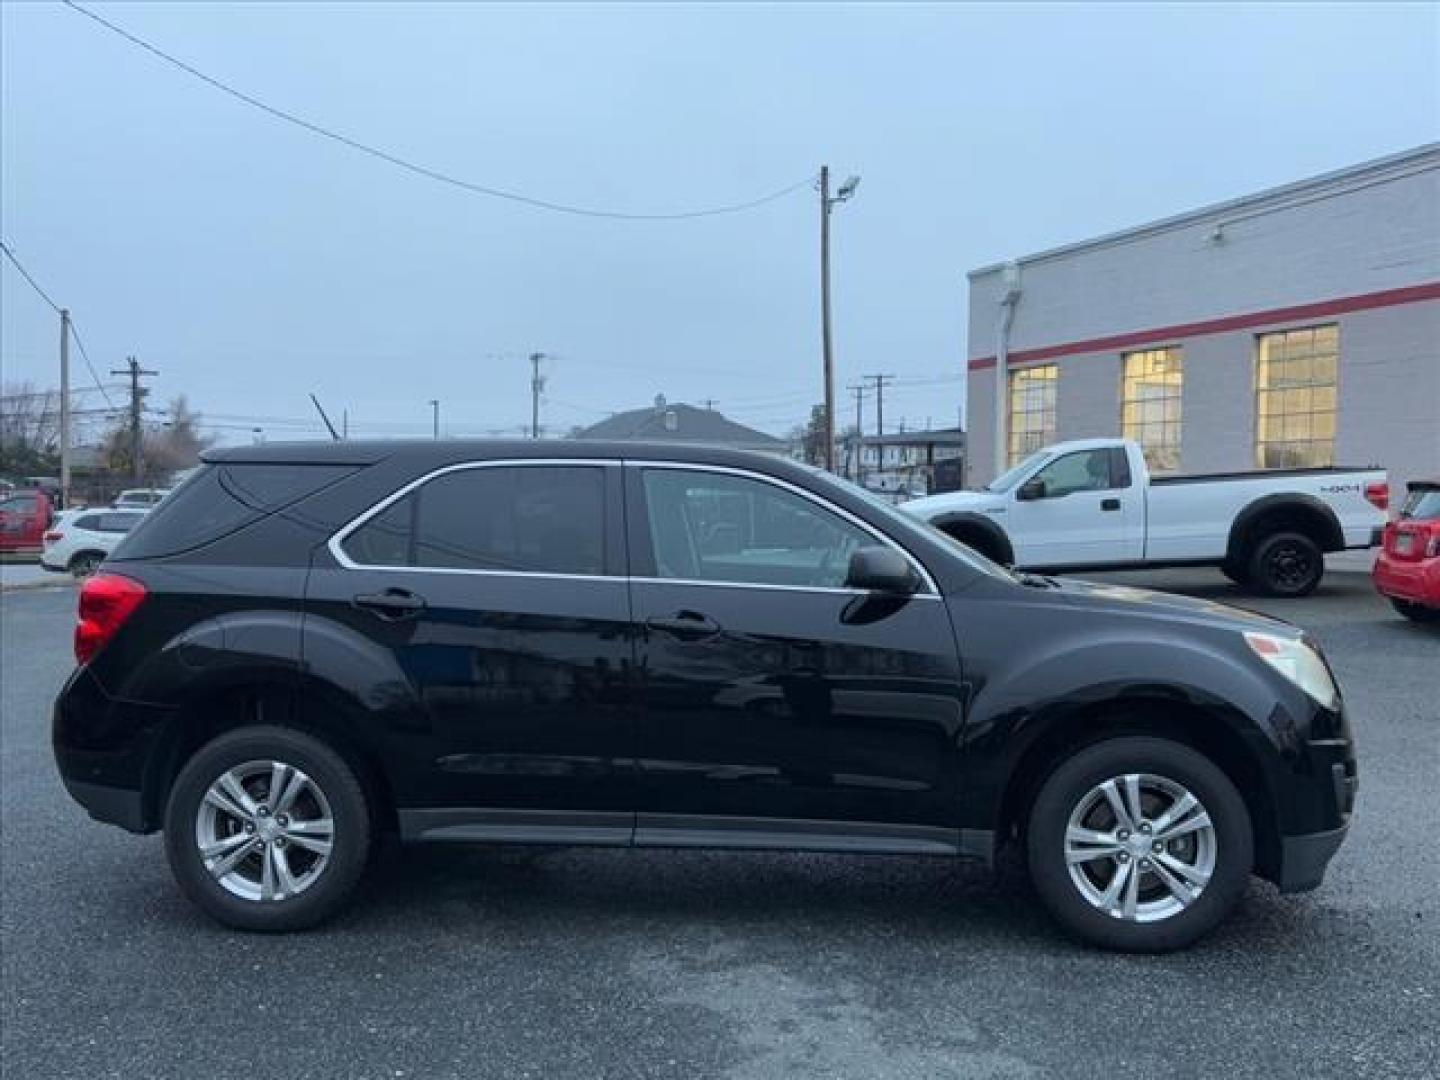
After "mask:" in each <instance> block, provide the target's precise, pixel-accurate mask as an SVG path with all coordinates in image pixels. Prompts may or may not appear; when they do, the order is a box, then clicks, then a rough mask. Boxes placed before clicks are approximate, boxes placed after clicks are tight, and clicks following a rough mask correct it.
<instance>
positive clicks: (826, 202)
mask: <svg viewBox="0 0 1440 1080" xmlns="http://www.w3.org/2000/svg"><path fill="white" fill-rule="evenodd" d="M859 186H860V177H858V176H851V177H849V178H848V179H846V181H845V182H844V183H843V184H841V185H840V188H839V190H838V191H836V192H835V194H834V195H831V194H830V166H829V165H821V166H820V341H821V347H822V349H823V352H824V359H825V468H826V470H827V471H829V472H834V471H835V351H834V346H833V343H832V341H831V333H830V211H831V210H833V209H834V208H835V207H836V206H837V205H838V204H839V203H842V202H846V201H847V200H848V199H849V198H850V197H851V196H852V195H854V194H855V189H856V188H858V187H859Z"/></svg>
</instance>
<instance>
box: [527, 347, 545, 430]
mask: <svg viewBox="0 0 1440 1080" xmlns="http://www.w3.org/2000/svg"><path fill="white" fill-rule="evenodd" d="M544 359H545V354H544V353H542V352H532V353H531V354H530V437H531V438H532V439H538V438H540V391H541V390H543V389H545V376H543V375H541V374H540V361H541V360H544Z"/></svg>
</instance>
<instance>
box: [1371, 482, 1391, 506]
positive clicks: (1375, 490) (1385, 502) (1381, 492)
mask: <svg viewBox="0 0 1440 1080" xmlns="http://www.w3.org/2000/svg"><path fill="white" fill-rule="evenodd" d="M1365 501H1366V502H1368V503H1370V505H1371V506H1373V507H1375V509H1377V510H1389V509H1390V484H1389V483H1388V482H1387V481H1384V480H1382V481H1380V483H1378V484H1366V485H1365Z"/></svg>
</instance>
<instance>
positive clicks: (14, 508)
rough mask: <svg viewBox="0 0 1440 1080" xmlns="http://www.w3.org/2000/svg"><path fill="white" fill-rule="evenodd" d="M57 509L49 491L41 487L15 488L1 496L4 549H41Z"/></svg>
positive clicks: (16, 551)
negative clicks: (46, 531) (18, 489)
mask: <svg viewBox="0 0 1440 1080" xmlns="http://www.w3.org/2000/svg"><path fill="white" fill-rule="evenodd" d="M54 510H55V507H54V504H53V503H52V502H51V501H50V496H49V494H48V493H46V492H45V491H44V490H43V489H41V488H36V489H34V490H32V491H12V492H10V493H9V494H7V495H5V496H4V497H3V498H0V552H3V553H5V554H7V555H8V554H20V553H27V554H28V553H31V552H39V550H40V547H41V545H42V543H43V538H44V536H45V530H46V529H48V528H49V527H50V520H51V518H53V517H54V516H55V515H54Z"/></svg>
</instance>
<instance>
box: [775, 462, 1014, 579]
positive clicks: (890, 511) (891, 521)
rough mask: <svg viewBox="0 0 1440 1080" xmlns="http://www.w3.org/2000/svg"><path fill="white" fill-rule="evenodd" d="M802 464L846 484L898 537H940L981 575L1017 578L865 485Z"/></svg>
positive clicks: (812, 472)
mask: <svg viewBox="0 0 1440 1080" xmlns="http://www.w3.org/2000/svg"><path fill="white" fill-rule="evenodd" d="M800 467H801V468H802V469H804V470H805V471H806V472H808V473H811V474H813V475H814V476H817V477H820V478H822V479H823V480H824V482H825V483H827V484H834V485H837V486H839V487H843V488H844V489H845V490H846V491H847V492H849V493H850V494H851V495H854V496H856V497H858V498H860V499H863V500H864V501H865V503H866V505H868V506H870V507H871V508H873V509H874V510H875V512H876V513H877V514H879V515H880V516H881V517H882V518H883V520H884V524H885V527H886V529H887V530H889V531H890V532H892V533H893V534H895V535H896V536H897V538H902V539H903V538H904V537H905V536H911V537H924V538H925V539H930V540H933V539H935V538H936V537H939V538H941V539H943V540H944V541H945V542H946V550H948V551H950V552H951V553H952V554H954V555H955V557H956V558H958V559H961V560H962V561H963V562H965V563H966V564H967V565H969V566H972V567H974V568H975V569H976V570H979V571H980V572H981V573H982V574H987V575H989V576H990V577H995V578H999V579H1000V580H1002V581H1014V580H1015V578H1014V575H1013V574H1011V573H1010V571H1008V570H1006V569H1005V568H1004V567H1003V566H1000V565H999V564H998V563H993V562H991V561H990V560H989V559H987V558H985V556H984V555H981V554H980V553H979V552H978V551H975V550H974V549H973V548H969V547H966V546H965V545H964V544H961V543H958V542H956V541H955V540H953V539H952V538H951V537H948V536H946V535H945V534H944V533H943V532H941V531H940V530H939V529H937V528H935V526H933V525H931V524H930V523H929V522H926V521H922V520H920V519H919V518H915V517H911V516H910V515H909V514H907V513H904V512H903V511H901V510H898V509H896V508H895V507H894V506H892V505H891V504H890V503H888V502H886V501H885V500H884V499H883V498H881V497H880V496H879V495H877V494H875V492H873V491H870V490H869V489H867V488H865V487H862V486H861V485H860V484H857V483H855V482H854V481H853V480H849V479H846V478H845V477H843V476H837V475H835V474H834V473H827V472H826V471H825V470H824V469H820V468H817V467H816V466H814V465H806V464H800Z"/></svg>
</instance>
